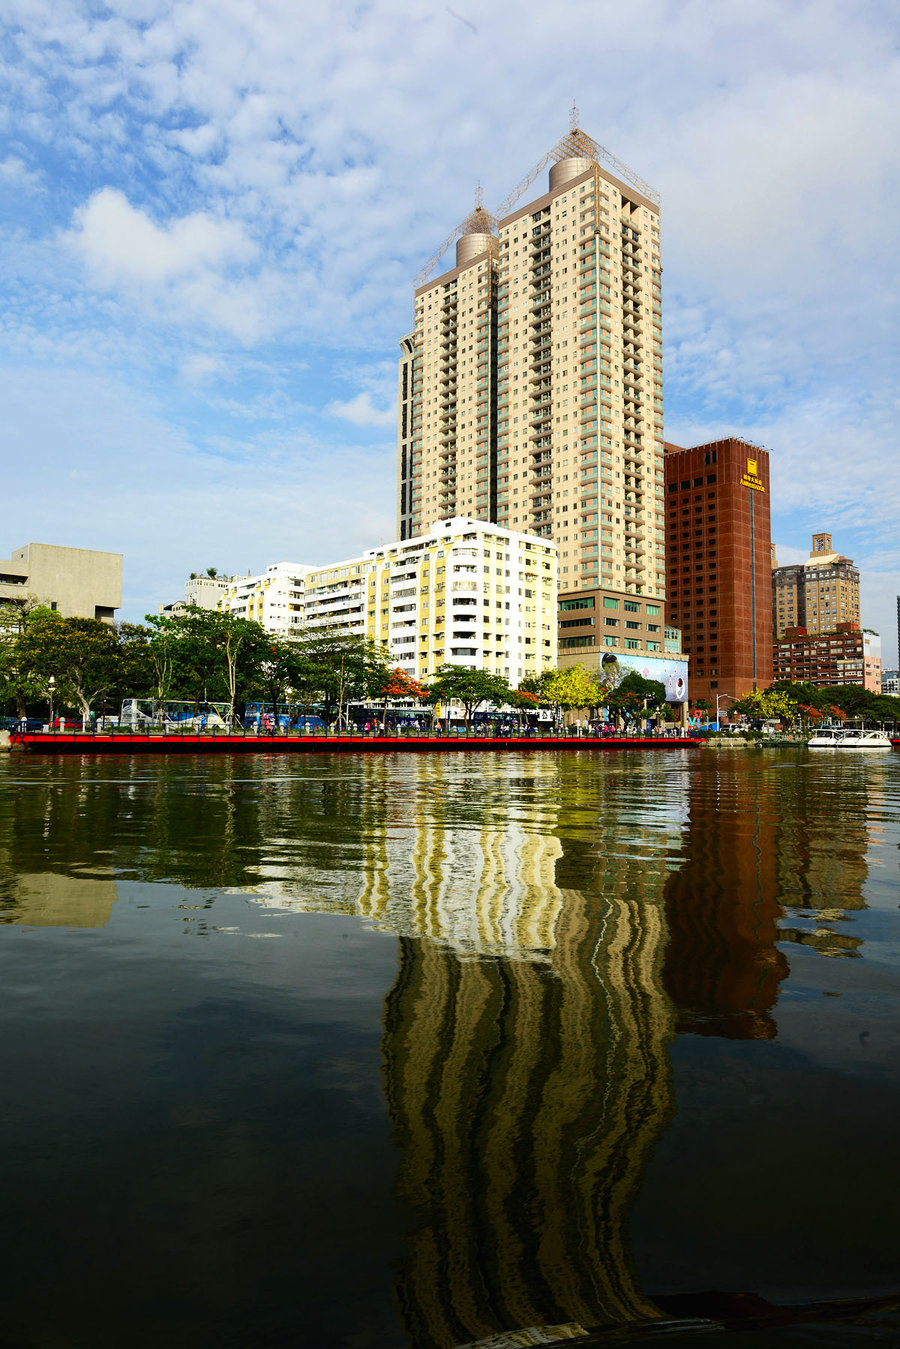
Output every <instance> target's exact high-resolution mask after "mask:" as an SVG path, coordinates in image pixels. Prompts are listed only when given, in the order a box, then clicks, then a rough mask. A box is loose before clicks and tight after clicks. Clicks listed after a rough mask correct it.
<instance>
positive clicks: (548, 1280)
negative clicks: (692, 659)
mask: <svg viewBox="0 0 900 1349" xmlns="http://www.w3.org/2000/svg"><path fill="white" fill-rule="evenodd" d="M556 797H557V799H558V794H556ZM549 799H553V797H552V796H550V797H549ZM498 827H499V826H498ZM546 828H547V822H546V821H543V822H542V833H543V830H544V829H546ZM563 837H565V834H564V831H563ZM479 838H480V843H479V846H480V847H481V849H482V861H483V864H482V866H481V868H480V871H479V872H478V875H479V878H480V879H479V884H480V886H481V887H482V892H483V893H492V891H491V881H492V876H493V875H494V869H495V868H496V867H497V848H496V846H495V844H494V843H493V842H492V841H491V839H490V831H489V830H488V831H487V833H486V832H485V830H484V828H482V831H481V832H480V835H479ZM543 838H544V846H545V848H547V849H548V850H551V849H552V845H555V847H556V850H557V852H558V851H559V846H560V845H559V842H558V839H559V834H558V833H555V834H554V835H553V836H550V835H548V834H543ZM546 855H547V854H546V853H545V856H546ZM445 856H446V854H445V853H443V852H442V851H441V848H440V846H439V845H438V843H437V841H434V843H433V845H432V846H431V850H430V853H429V864H428V868H427V871H426V874H425V875H424V876H423V877H422V879H421V880H420V881H419V882H415V883H414V885H415V884H418V885H419V886H420V890H419V891H418V893H419V900H417V901H416V903H414V904H413V906H412V908H413V909H415V908H416V904H421V903H425V908H424V912H425V913H428V914H433V913H435V912H437V911H440V905H436V904H432V905H431V907H430V908H429V906H428V903H427V902H426V901H427V900H428V898H429V896H431V897H432V898H433V897H434V896H435V895H439V894H440V893H441V886H442V884H443V882H444V875H443V870H442V868H443V866H444V859H445ZM531 856H532V854H530V853H529V851H528V848H527V847H525V848H523V850H522V852H521V853H520V857H521V859H522V861H521V868H522V869H521V870H519V871H515V870H514V868H512V867H511V865H510V859H509V857H508V856H507V858H506V859H505V860H504V867H505V870H504V873H503V874H504V883H505V885H506V887H507V889H506V892H505V898H504V905H505V906H506V907H508V908H509V907H511V908H515V907H516V904H517V902H519V905H520V908H521V907H522V905H521V901H520V896H526V897H527V896H528V895H529V893H532V891H533V890H534V889H535V887H533V886H530V884H529V882H528V879H527V878H528V876H529V875H531V874H533V870H532V865H533V864H532V861H531ZM388 871H389V872H390V867H389V868H388ZM640 872H641V868H640V867H639V866H638V864H637V859H635V862H634V864H631V863H629V862H627V861H625V862H624V863H623V862H622V861H621V860H620V859H615V858H614V859H612V860H611V861H610V862H609V863H607V864H605V866H604V867H602V868H601V873H602V874H601V875H599V876H597V877H596V878H595V879H596V881H597V894H596V896H594V895H593V894H591V895H589V894H587V893H585V892H584V891H582V890H577V889H569V890H562V889H559V888H557V886H556V885H555V884H554V883H553V881H552V879H551V878H548V879H547V880H546V881H545V882H544V883H543V886H542V888H543V890H544V892H545V893H544V899H543V908H542V912H543V913H544V915H545V916H546V917H547V919H548V921H547V922H546V923H538V924H537V926H535V927H533V929H532V930H533V932H534V935H535V937H536V939H537V940H538V942H539V946H538V947H537V948H529V947H528V945H527V944H525V943H519V944H518V945H515V946H509V947H508V950H507V954H506V956H494V957H489V958H486V959H485V958H481V959H467V958H461V957H460V955H459V954H458V952H459V951H460V950H465V949H466V945H467V943H466V942H463V941H460V940H459V939H454V935H453V930H452V924H451V925H449V926H446V927H445V928H444V930H443V931H442V933H441V937H442V942H443V944H438V943H437V942H435V941H433V940H431V941H429V940H421V939H418V938H415V937H404V938H402V939H401V960H400V971H399V974H398V977H397V981H396V983H395V986H394V988H393V990H392V991H391V994H390V995H389V998H388V1001H387V1005H386V1010H385V1034H384V1041H383V1046H384V1064H385V1076H386V1089H387V1096H388V1103H389V1108H390V1112H391V1116H392V1119H393V1121H394V1125H395V1130H396V1137H397V1141H398V1143H399V1145H400V1148H401V1150H402V1162H401V1171H400V1180H399V1187H400V1191H401V1197H402V1198H403V1199H404V1200H405V1202H406V1203H407V1204H408V1205H409V1207H410V1209H411V1210H412V1213H413V1217H414V1220H415V1228H414V1231H413V1232H412V1233H411V1235H410V1237H409V1240H408V1248H409V1258H408V1261H407V1262H406V1265H405V1268H404V1269H403V1271H402V1273H401V1275H400V1277H399V1279H398V1297H399V1301H400V1304H401V1308H402V1313H403V1317H404V1321H405V1324H406V1327H407V1332H408V1334H409V1337H410V1341H411V1342H412V1343H414V1344H417V1345H419V1344H421V1345H435V1346H448V1347H449V1346H452V1345H459V1344H465V1343H471V1342H473V1341H477V1340H479V1339H483V1338H485V1337H487V1336H490V1335H492V1334H496V1333H497V1332H499V1331H501V1330H514V1329H517V1328H523V1327H530V1326H543V1327H547V1326H557V1327H559V1326H565V1325H569V1326H572V1325H575V1324H580V1325H597V1324H608V1323H613V1322H622V1321H633V1320H635V1319H641V1318H645V1317H654V1316H656V1315H658V1313H657V1311H656V1309H655V1308H654V1307H653V1305H652V1304H651V1303H650V1302H649V1301H648V1299H646V1298H645V1297H644V1296H643V1294H642V1292H641V1290H640V1287H639V1285H638V1282H637V1278H636V1275H635V1271H634V1268H633V1265H632V1262H631V1258H630V1254H629V1250H628V1245H627V1215H628V1210H629V1206H630V1203H631V1201H632V1198H633V1196H634V1194H635V1192H636V1190H637V1187H638V1185H639V1183H640V1180H641V1177H642V1175H643V1171H644V1167H645V1164H646V1161H647V1157H648V1154H649V1152H650V1149H651V1148H652V1146H653V1144H654V1142H655V1140H656V1138H657V1137H658V1136H659V1133H660V1131H661V1129H662V1128H663V1127H664V1125H665V1123H666V1122H667V1120H668V1118H669V1114H670V1111H671V1089H670V1075H669V1064H668V1055H667V1052H666V1044H667V1041H668V1038H669V1036H670V1034H671V1017H670V1013H669V1004H668V1000H667V999H666V998H665V996H664V994H663V993H662V990H661V986H660V967H661V962H662V947H663V941H664V928H663V920H662V912H661V906H660V904H659V902H658V899H659V893H658V890H657V892H656V893H650V892H649V891H650V890H652V888H653V887H652V884H651V886H650V887H649V889H648V885H647V883H646V879H644V880H642V879H641V875H640ZM647 874H650V875H652V874H653V873H652V872H650V873H648V872H647V869H646V868H644V877H645V878H646V876H647ZM485 886H487V890H486V891H485V890H484V887H485ZM429 887H431V888H429ZM391 889H392V884H391V882H390V878H389V880H388V883H387V893H388V894H390V892H391ZM414 893H417V892H416V891H415V889H414ZM524 907H525V908H526V909H527V901H526V904H525V906H524ZM443 913H444V917H445V922H446V923H448V924H450V923H451V920H452V911H451V910H449V909H448V908H446V907H445V908H444V909H443ZM550 915H553V917H552V923H551V922H549V918H550ZM449 948H455V949H449ZM535 956H538V957H539V958H538V959H535V958H534V957H535Z"/></svg>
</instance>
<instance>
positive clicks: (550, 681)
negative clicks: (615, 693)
mask: <svg viewBox="0 0 900 1349" xmlns="http://www.w3.org/2000/svg"><path fill="white" fill-rule="evenodd" d="M541 685H542V688H541V692H542V694H543V696H544V697H545V698H546V699H547V701H548V702H549V703H550V705H551V707H554V708H556V709H557V712H562V711H574V710H576V709H580V708H587V709H589V710H591V711H592V710H593V709H594V708H597V707H601V706H602V705H603V704H604V703H605V701H606V696H607V690H606V689H605V688H604V687H603V685H602V684H601V683H599V682H598V681H597V680H596V679H595V678H594V677H593V676H592V675H590V674H588V672H587V670H586V669H585V668H584V666H583V665H581V664H580V663H579V664H578V665H570V666H569V667H568V669H565V670H546V671H545V672H544V674H543V675H542V676H541Z"/></svg>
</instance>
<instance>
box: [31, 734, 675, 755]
mask: <svg viewBox="0 0 900 1349" xmlns="http://www.w3.org/2000/svg"><path fill="white" fill-rule="evenodd" d="M10 739H11V741H12V748H13V749H16V748H19V749H24V750H29V751H31V752H32V753H37V754H323V753H327V754H360V753H362V754H378V753H382V754H397V753H400V754H435V753H437V754H448V753H449V754H459V753H462V754H466V753H470V754H471V753H484V751H486V750H501V751H510V750H514V751H526V752H528V753H531V752H532V751H541V750H582V751H584V750H587V751H597V750H600V751H602V750H615V749H631V750H635V749H640V750H644V749H662V750H665V749H670V750H671V749H692V748H697V747H698V746H699V744H700V741H699V740H692V739H688V738H682V737H679V736H649V735H648V736H636V735H630V736H591V735H584V736H557V735H554V736H549V735H548V736H539V735H536V736H481V735H478V736H476V735H472V736H465V735H459V736H457V735H443V736H442V735H383V736H373V735H352V734H344V735H328V736H325V735H245V734H243V732H238V733H236V734H231V735H229V734H228V733H227V732H223V733H221V734H216V733H215V732H212V733H210V732H207V733H205V734H203V735H197V734H184V735H182V734H179V733H175V734H170V735H158V734H157V735H148V734H140V733H138V734H127V735H123V734H121V733H119V734H118V735H115V734H109V735H94V734H92V733H90V732H83V731H64V732H41V731H28V732H13V734H12V735H11V736H10Z"/></svg>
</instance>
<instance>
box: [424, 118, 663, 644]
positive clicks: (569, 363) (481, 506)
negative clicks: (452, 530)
mask: <svg viewBox="0 0 900 1349" xmlns="http://www.w3.org/2000/svg"><path fill="white" fill-rule="evenodd" d="M547 167H549V181H548V182H547V191H546V192H545V193H544V194H543V195H542V196H539V197H536V198H535V199H534V200H532V201H530V202H528V204H527V205H525V206H518V205H516V202H517V200H518V198H519V197H520V196H522V195H524V194H525V193H526V191H527V189H528V188H529V187H531V185H532V184H533V183H534V182H535V181H536V180H537V179H538V177H539V175H541V174H542V173H543V171H544V170H545V169H546V168H547ZM454 238H455V239H456V265H455V266H454V267H453V268H452V269H451V270H450V271H446V272H443V273H442V274H441V275H438V276H436V277H434V278H433V279H429V278H428V277H427V275H426V276H422V277H420V278H419V281H420V282H421V284H418V285H417V288H416V291H415V328H414V330H413V331H412V332H411V333H409V334H408V335H407V336H406V337H404V338H403V339H402V341H401V344H400V345H401V352H402V355H401V361H400V400H399V426H398V436H399V465H398V467H399V475H398V476H399V481H398V515H399V521H398V523H399V534H400V537H401V538H404V539H407V538H412V537H414V536H416V535H418V534H421V533H422V532H423V531H424V530H426V529H428V527H429V526H430V525H432V524H433V523H434V522H436V521H439V520H442V519H448V518H450V517H452V516H468V517H471V518H474V519H481V520H489V521H492V522H494V523H496V524H499V525H501V526H505V527H507V528H509V529H512V530H516V531H520V532H523V533H530V534H536V535H540V536H541V537H543V538H548V539H552V540H554V541H555V542H556V544H557V545H558V549H559V568H560V574H559V585H560V591H561V592H570V591H571V592H575V591H577V592H578V593H579V596H582V597H583V598H584V599H585V603H587V596H588V594H590V595H591V596H592V597H593V598H594V604H593V605H591V607H592V608H596V609H597V610H598V612H599V613H602V612H603V608H604V603H603V601H604V597H605V598H607V605H608V607H610V608H612V607H613V602H615V607H616V608H620V601H622V602H623V603H624V601H625V600H626V599H627V600H629V601H631V603H630V605H629V612H634V611H635V610H638V611H642V610H643V609H644V607H645V605H644V604H643V603H641V602H637V603H635V602H634V601H635V597H639V596H643V597H649V598H650V599H651V600H652V601H654V602H655V603H654V604H653V609H654V610H655V612H657V613H658V612H659V608H660V605H659V601H661V600H663V599H664V598H665V540H664V509H665V506H664V490H665V475H664V463H663V454H664V449H663V428H662V414H663V396H662V395H663V388H662V301H661V288H660V280H661V266H660V251H659V200H658V197H657V195H656V193H655V192H653V190H652V189H651V188H650V187H648V185H647V184H646V183H643V182H642V181H641V180H640V179H638V178H637V176H636V175H635V174H633V173H632V172H631V170H629V169H628V168H627V167H626V166H625V165H622V164H620V163H619V162H618V161H617V160H615V159H614V157H613V156H612V155H610V154H609V153H608V152H607V151H606V150H604V149H603V147H602V146H600V145H598V144H597V143H596V142H595V141H593V140H591V138H590V137H589V136H587V135H586V134H585V133H584V132H582V131H580V130H578V129H577V128H574V129H573V130H572V131H571V132H570V133H569V134H568V135H567V136H564V137H563V138H562V140H561V141H559V142H558V143H557V145H556V146H554V148H553V149H552V150H551V151H550V152H549V153H548V154H547V155H546V156H545V157H544V159H543V160H542V161H541V163H540V164H539V165H538V166H537V167H536V168H535V170H533V172H532V173H531V174H530V175H529V177H528V178H527V179H526V180H525V182H524V183H523V184H522V185H521V186H520V187H519V188H518V189H517V190H516V192H515V193H513V194H512V196H511V197H510V198H508V199H507V201H506V202H504V203H503V206H502V207H501V208H500V211H499V212H498V215H497V216H494V215H492V214H491V213H490V212H488V211H487V210H485V208H484V207H483V206H482V205H480V204H479V205H477V206H476V208H475V210H474V211H473V212H472V214H471V215H469V216H468V217H467V218H466V219H465V220H464V221H463V222H462V224H461V225H460V226H459V227H458V229H457V230H456V231H454V234H453V235H451V238H450V240H448V245H447V246H449V243H451V242H452V241H453V239H454ZM437 261H438V259H436V260H435V262H434V264H432V265H431V267H430V270H433V268H434V266H435V265H436V264H437ZM598 621H600V622H602V619H600V620H598ZM613 626H614V625H613V624H610V627H613ZM633 626H634V630H635V632H637V633H638V635H637V636H636V637H634V638H632V639H631V643H630V645H631V646H632V649H634V648H638V647H643V645H644V644H643V641H642V640H641V639H642V638H643V636H644V633H643V632H642V631H640V630H641V629H643V627H644V624H643V623H639V622H637V623H635V624H634V625H633ZM609 637H610V638H611V640H610V641H608V642H607V643H606V644H607V645H609V646H613V647H614V646H615V645H617V644H618V645H621V646H624V643H625V642H626V641H627V640H628V639H627V638H626V637H625V635H624V631H623V629H622V628H621V626H619V630H618V631H616V632H612V631H611V632H610V633H609ZM598 638H599V634H598Z"/></svg>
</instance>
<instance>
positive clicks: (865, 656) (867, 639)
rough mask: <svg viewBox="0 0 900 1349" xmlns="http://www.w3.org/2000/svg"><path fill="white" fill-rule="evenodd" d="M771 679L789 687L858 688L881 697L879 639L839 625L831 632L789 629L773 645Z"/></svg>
mask: <svg viewBox="0 0 900 1349" xmlns="http://www.w3.org/2000/svg"><path fill="white" fill-rule="evenodd" d="M774 665H775V669H774V677H775V678H776V679H777V680H786V681H788V682H790V683H792V684H814V685H815V686H816V687H817V688H827V687H828V686H829V685H834V684H859V685H860V686H861V687H862V688H865V689H868V690H869V691H870V692H871V693H881V691H882V687H881V638H880V637H879V636H878V634H877V633H875V632H860V630H859V627H858V625H857V624H855V623H839V624H838V625H837V627H836V628H835V629H834V630H833V631H832V632H807V631H806V629H805V628H803V627H796V628H789V629H788V631H787V632H786V633H785V634H784V636H783V637H781V638H780V639H779V641H777V642H776V643H775V661H774Z"/></svg>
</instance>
